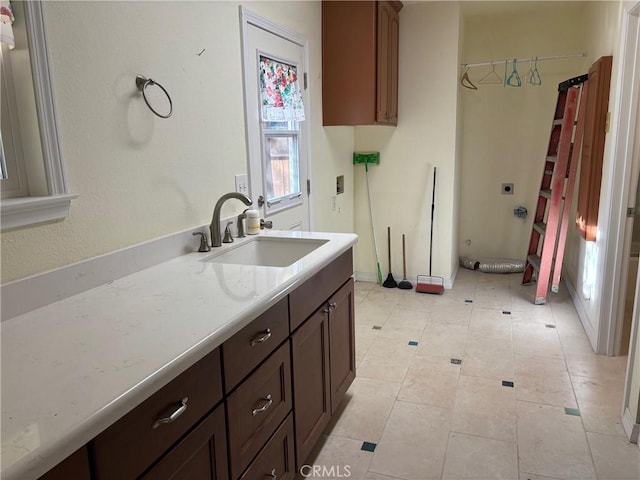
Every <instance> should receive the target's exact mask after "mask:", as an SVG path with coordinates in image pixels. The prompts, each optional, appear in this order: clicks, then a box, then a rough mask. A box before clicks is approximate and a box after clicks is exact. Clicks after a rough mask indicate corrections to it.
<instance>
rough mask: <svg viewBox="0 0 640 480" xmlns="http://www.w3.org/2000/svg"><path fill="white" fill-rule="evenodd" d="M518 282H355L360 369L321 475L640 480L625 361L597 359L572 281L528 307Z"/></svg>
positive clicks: (323, 456)
mask: <svg viewBox="0 0 640 480" xmlns="http://www.w3.org/2000/svg"><path fill="white" fill-rule="evenodd" d="M521 278H522V277H521V275H520V274H513V275H500V274H484V273H480V272H477V271H471V270H465V269H461V271H460V272H459V274H458V278H457V279H456V282H455V286H454V288H453V289H452V290H447V291H445V293H444V294H443V295H428V294H418V293H416V292H415V291H413V290H398V289H386V288H383V287H380V286H378V285H376V284H372V283H364V282H357V283H356V295H355V298H356V300H355V301H356V363H357V376H356V379H355V381H354V383H353V385H352V386H351V388H350V389H349V391H348V392H347V396H346V399H345V401H344V402H343V404H342V405H341V407H340V410H339V413H338V416H337V418H336V419H334V420H333V421H332V423H331V424H330V425H329V426H328V427H327V429H326V431H325V435H323V437H322V439H321V441H320V442H319V444H318V446H317V447H316V449H315V451H314V452H313V453H312V455H311V458H310V459H309V461H308V463H309V464H311V465H316V466H320V467H321V469H316V470H315V472H316V475H315V476H314V478H341V479H345V478H349V479H368V480H393V479H406V480H413V479H416V480H427V479H443V480H450V479H451V480H452V479H483V480H494V479H513V480H544V479H572V480H583V479H584V480H586V479H598V480H614V479H618V480H638V479H640V450H639V449H638V447H637V446H636V445H633V444H629V443H628V442H627V441H626V438H625V436H624V432H623V430H622V426H621V424H620V419H619V412H620V409H621V405H622V394H623V381H624V374H625V368H626V357H621V358H611V357H603V356H597V355H595V354H593V352H592V350H591V347H590V345H589V342H588V340H587V338H586V336H585V334H584V331H583V329H582V326H581V324H580V320H579V319H578V316H577V314H576V311H575V309H574V308H573V305H572V302H571V299H570V298H569V295H568V294H567V292H566V290H561V292H560V293H559V294H557V295H550V297H549V303H548V304H547V305H533V304H532V303H531V299H532V298H533V288H534V287H523V286H521V285H520V280H521ZM374 326H375V327H381V328H379V329H377V328H376V329H374V328H373V327H374ZM409 342H417V345H409ZM452 359H458V360H461V363H460V364H454V363H452V361H451V360H452ZM503 382H507V383H506V385H504V384H503ZM508 382H513V386H509V385H511V384H509V383H508ZM565 409H570V410H565ZM363 442H369V443H371V444H375V449H374V451H373V452H369V451H366V450H363V449H362V447H363Z"/></svg>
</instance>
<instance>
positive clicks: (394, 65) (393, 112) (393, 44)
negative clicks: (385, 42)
mask: <svg viewBox="0 0 640 480" xmlns="http://www.w3.org/2000/svg"><path fill="white" fill-rule="evenodd" d="M391 14H392V15H391V19H390V22H389V82H388V84H389V94H388V105H389V107H388V112H387V113H388V114H389V116H388V118H389V123H391V124H393V125H397V124H398V49H399V39H400V16H399V14H398V11H397V10H396V9H395V8H392V9H391Z"/></svg>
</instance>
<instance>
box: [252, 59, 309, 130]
mask: <svg viewBox="0 0 640 480" xmlns="http://www.w3.org/2000/svg"><path fill="white" fill-rule="evenodd" d="M260 97H261V98H260V100H261V105H262V109H261V110H262V112H261V114H262V121H263V122H287V121H292V120H293V121H296V122H301V121H302V120H304V105H303V104H302V92H301V90H300V82H299V81H298V67H296V66H295V65H288V64H286V63H284V62H280V61H278V60H274V59H272V58H269V57H265V56H264V55H260Z"/></svg>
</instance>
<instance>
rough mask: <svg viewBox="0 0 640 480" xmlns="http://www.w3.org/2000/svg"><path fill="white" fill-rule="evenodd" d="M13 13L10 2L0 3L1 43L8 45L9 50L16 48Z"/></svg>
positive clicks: (6, 0) (3, 1)
mask: <svg viewBox="0 0 640 480" xmlns="http://www.w3.org/2000/svg"><path fill="white" fill-rule="evenodd" d="M13 21H14V17H13V11H12V10H11V4H10V3H9V1H8V0H2V1H0V43H6V44H7V45H9V48H13V47H15V42H14V40H13V27H12V25H13Z"/></svg>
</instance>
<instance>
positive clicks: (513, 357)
mask: <svg viewBox="0 0 640 480" xmlns="http://www.w3.org/2000/svg"><path fill="white" fill-rule="evenodd" d="M509 299H510V300H511V308H513V289H512V288H511V285H509ZM509 324H510V325H511V366H512V367H513V382H514V383H515V381H516V350H515V348H514V345H513V315H509ZM516 388H517V385H516ZM513 403H514V413H515V417H516V418H515V420H516V422H515V423H516V425H515V426H516V475H518V478H520V436H519V431H518V392H517V391H514V392H513Z"/></svg>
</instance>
